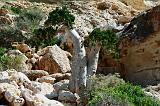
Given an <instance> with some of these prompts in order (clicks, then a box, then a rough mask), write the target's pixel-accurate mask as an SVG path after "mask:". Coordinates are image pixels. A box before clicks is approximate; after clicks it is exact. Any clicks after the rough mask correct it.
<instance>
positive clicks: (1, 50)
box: [0, 47, 7, 57]
mask: <svg viewBox="0 0 160 106" xmlns="http://www.w3.org/2000/svg"><path fill="white" fill-rule="evenodd" d="M6 51H7V49H6V48H3V47H0V57H1V56H3V55H4V54H5V52H6Z"/></svg>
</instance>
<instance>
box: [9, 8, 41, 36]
mask: <svg viewBox="0 0 160 106" xmlns="http://www.w3.org/2000/svg"><path fill="white" fill-rule="evenodd" d="M12 10H14V11H15V12H18V13H19V17H18V18H17V20H16V27H17V28H18V29H20V30H24V31H28V32H30V33H32V32H33V31H34V29H36V28H38V27H39V24H40V21H41V20H42V19H43V16H44V14H43V12H42V10H40V9H38V8H35V7H30V8H25V9H21V10H20V9H19V8H18V7H17V8H14V9H13V8H12Z"/></svg>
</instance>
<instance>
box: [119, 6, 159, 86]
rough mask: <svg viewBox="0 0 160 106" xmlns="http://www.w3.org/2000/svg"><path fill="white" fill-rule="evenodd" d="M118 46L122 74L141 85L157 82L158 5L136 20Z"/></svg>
mask: <svg viewBox="0 0 160 106" xmlns="http://www.w3.org/2000/svg"><path fill="white" fill-rule="evenodd" d="M122 35H123V36H122V37H121V38H122V39H121V41H120V44H119V49H120V56H121V63H120V64H121V68H122V71H121V75H123V76H124V77H125V78H126V79H128V80H130V81H132V82H135V83H138V84H142V85H148V84H156V83H159V81H160V59H159V57H160V54H159V53H160V5H159V6H156V7H154V8H152V9H150V10H148V11H145V12H143V13H142V14H140V15H139V16H137V17H135V18H134V19H133V20H132V21H131V22H130V24H129V26H128V27H127V28H126V29H124V31H123V33H122Z"/></svg>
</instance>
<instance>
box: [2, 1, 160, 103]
mask: <svg viewBox="0 0 160 106" xmlns="http://www.w3.org/2000/svg"><path fill="white" fill-rule="evenodd" d="M42 1H43V0H42ZM132 1H133V0H128V1H127V0H94V1H72V2H68V6H69V7H70V9H71V11H72V13H73V14H74V15H75V17H76V21H75V28H76V30H77V31H78V32H79V34H80V35H81V36H83V37H85V36H88V35H89V33H90V32H91V31H92V30H93V29H94V28H95V27H101V28H104V29H108V28H111V29H113V31H115V32H117V33H118V32H119V33H120V32H121V31H123V29H124V28H126V27H127V25H128V24H129V23H130V21H131V20H132V19H133V18H134V17H135V16H136V15H138V14H139V13H141V12H142V11H145V10H146V9H148V8H152V7H153V6H155V5H158V2H154V1H145V2H142V0H134V1H135V2H136V3H137V5H135V4H133V3H132ZM46 2H49V3H51V2H50V1H46ZM58 4H59V3H55V2H54V3H52V4H48V3H42V2H29V1H26V0H15V1H7V2H4V1H2V0H0V8H1V7H3V6H5V5H9V6H15V5H16V6H20V7H22V8H26V7H30V6H33V5H34V6H36V7H38V8H40V9H42V10H43V12H44V13H45V15H46V16H47V15H48V13H49V12H50V11H51V10H53V9H55V7H56V6H57V5H58ZM139 7H141V8H139ZM15 17H17V16H15V15H13V14H10V11H9V10H7V9H0V24H1V25H4V24H9V25H12V24H14V18H15ZM44 20H45V19H44ZM43 22H44V21H42V26H43ZM14 47H15V48H16V49H17V50H10V51H8V52H7V53H6V54H5V55H7V56H12V57H14V56H15V57H16V56H17V55H18V56H19V55H20V56H22V57H23V60H22V61H21V62H20V65H19V66H18V69H16V70H15V69H7V70H2V71H1V72H0V100H2V102H1V101H0V105H12V106H23V105H26V106H46V105H47V106H49V105H50V106H64V105H63V104H62V103H68V104H70V105H71V106H74V105H76V104H77V103H78V102H79V96H78V95H77V94H76V93H72V92H70V91H69V88H68V85H69V78H70V76H71V73H70V71H71V67H70V58H71V54H70V53H69V52H67V51H64V50H62V49H61V48H60V47H58V46H56V45H54V46H48V47H45V48H42V49H40V50H38V51H34V50H33V49H32V48H31V47H29V46H28V45H27V44H24V43H20V44H18V43H17V44H16V45H15V46H14ZM44 70H46V71H44ZM146 91H147V93H148V95H151V96H153V97H156V98H157V97H158V98H159V97H160V96H159V95H160V94H159V85H158V86H152V87H148V88H146Z"/></svg>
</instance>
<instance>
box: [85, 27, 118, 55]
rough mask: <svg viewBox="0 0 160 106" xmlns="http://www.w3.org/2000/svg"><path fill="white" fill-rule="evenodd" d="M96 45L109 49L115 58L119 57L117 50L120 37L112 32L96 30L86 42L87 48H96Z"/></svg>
mask: <svg viewBox="0 0 160 106" xmlns="http://www.w3.org/2000/svg"><path fill="white" fill-rule="evenodd" d="M96 43H100V44H101V45H102V46H103V48H105V49H107V50H108V51H109V52H110V53H111V54H112V55H113V57H115V58H118V57H119V52H118V48H117V43H118V37H117V35H116V33H114V32H113V31H112V30H109V29H108V30H102V29H100V28H95V29H94V30H93V31H92V32H91V33H90V35H89V37H88V38H87V39H86V40H85V45H86V46H90V45H91V46H94V45H95V44H96Z"/></svg>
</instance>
